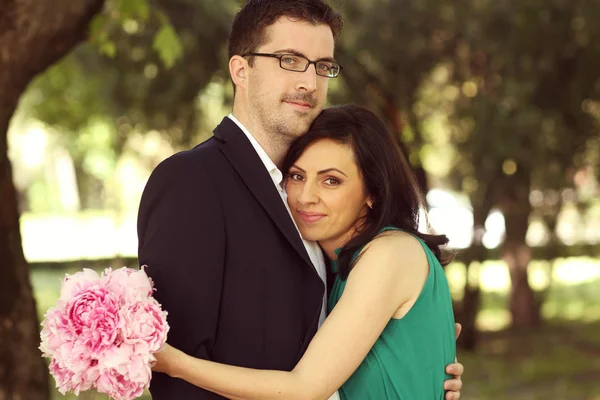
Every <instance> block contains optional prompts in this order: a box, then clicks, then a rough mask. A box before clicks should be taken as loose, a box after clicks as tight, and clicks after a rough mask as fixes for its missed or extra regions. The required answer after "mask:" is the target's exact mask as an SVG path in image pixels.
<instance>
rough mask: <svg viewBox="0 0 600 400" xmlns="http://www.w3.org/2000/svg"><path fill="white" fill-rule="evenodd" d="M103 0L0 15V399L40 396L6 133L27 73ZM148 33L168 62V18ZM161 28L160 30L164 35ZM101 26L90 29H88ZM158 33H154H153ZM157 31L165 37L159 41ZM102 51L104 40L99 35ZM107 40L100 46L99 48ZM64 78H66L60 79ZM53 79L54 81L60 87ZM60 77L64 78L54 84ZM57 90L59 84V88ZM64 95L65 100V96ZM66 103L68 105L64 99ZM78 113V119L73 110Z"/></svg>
mask: <svg viewBox="0 0 600 400" xmlns="http://www.w3.org/2000/svg"><path fill="white" fill-rule="evenodd" d="M109 5H110V7H109V9H108V12H109V13H111V14H110V17H111V18H115V19H117V20H122V19H123V18H130V17H131V18H134V17H140V16H141V17H143V15H144V13H145V12H144V10H145V9H147V3H146V1H145V0H136V1H130V0H115V1H114V2H112V3H110V4H109ZM103 7H104V0H82V1H79V2H76V3H73V2H71V1H66V0H57V1H55V2H52V3H51V2H47V1H46V2H45V1H31V0H11V1H9V2H3V3H2V12H1V13H0V71H1V73H0V87H1V88H2V96H0V272H1V276H2V280H0V398H2V399H28V400H29V399H33V400H37V399H48V398H49V385H48V374H47V370H46V367H45V363H44V361H43V359H42V358H41V356H40V352H39V350H38V345H39V321H38V317H37V312H36V307H35V301H34V299H33V295H32V289H31V283H30V281H29V268H28V265H27V262H26V260H25V258H24V255H23V249H22V246H21V235H20V229H19V209H18V206H17V194H16V191H15V186H14V184H13V182H12V171H11V164H10V161H9V159H8V140H7V132H8V126H9V122H10V120H11V117H12V115H13V114H14V112H15V109H16V108H17V104H18V103H19V99H20V97H21V95H22V94H23V92H24V91H25V89H26V87H27V86H28V85H29V83H30V82H31V81H32V79H33V78H34V77H35V76H36V75H37V74H39V73H41V72H42V71H44V70H45V69H46V68H48V67H49V66H50V65H52V64H53V63H55V62H56V61H58V60H59V59H60V58H62V57H63V56H64V55H65V54H67V53H68V52H69V51H70V50H71V49H73V48H74V47H75V46H76V45H77V44H78V43H80V42H82V41H83V40H85V39H86V37H87V34H88V25H89V23H90V21H91V20H92V18H94V16H95V15H98V13H99V12H100V11H101V10H102V9H103ZM162 23H163V28H162V29H163V30H162V31H159V34H157V36H156V38H155V45H154V48H155V49H156V50H157V51H158V52H159V54H161V55H162V57H161V58H162V59H163V62H165V63H167V64H172V62H174V61H175V59H176V58H177V57H178V53H177V51H175V52H174V51H173V49H172V48H165V46H167V45H170V44H172V43H173V40H174V39H173V36H174V33H173V32H171V33H168V31H169V29H170V30H172V29H173V28H172V27H170V25H169V24H168V19H167V18H166V17H164V18H163V19H162ZM165 30H166V31H167V33H166V34H165V33H164V32H165ZM99 32H101V31H99V30H96V33H99ZM161 32H163V33H162V36H161V34H160V33H161ZM165 35H166V37H167V39H165ZM99 43H100V45H101V49H102V48H103V49H104V51H106V49H110V43H111V42H110V41H109V40H100V41H99ZM107 46H108V47H107ZM66 81H67V82H68V80H66ZM60 83H61V82H59V85H57V86H58V87H61V85H60ZM62 83H64V81H63V82H62ZM62 89H65V88H64V87H62ZM69 95H70V93H68V92H67V94H66V98H67V99H68V100H69V101H70V102H72V101H73V100H74V98H73V96H71V97H69ZM70 104H72V103H70ZM78 117H79V118H85V116H82V115H81V114H80V115H78Z"/></svg>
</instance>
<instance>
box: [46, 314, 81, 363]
mask: <svg viewBox="0 0 600 400" xmlns="http://www.w3.org/2000/svg"><path fill="white" fill-rule="evenodd" d="M42 327H43V328H42V332H41V333H40V337H41V343H40V350H41V351H42V354H43V355H44V356H45V357H52V356H54V353H55V352H56V350H58V348H59V347H60V346H62V345H63V344H64V343H65V342H67V341H70V340H73V339H74V338H75V335H74V334H73V332H72V331H71V329H70V325H69V318H68V316H67V313H66V312H65V310H64V309H62V308H58V307H54V308H51V309H49V310H48V311H47V312H46V314H45V315H44V321H43V322H42Z"/></svg>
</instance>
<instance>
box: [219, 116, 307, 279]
mask: <svg viewBox="0 0 600 400" xmlns="http://www.w3.org/2000/svg"><path fill="white" fill-rule="evenodd" d="M214 135H215V138H216V139H218V140H220V141H222V142H223V143H224V145H223V146H222V147H221V149H222V152H223V154H224V155H225V157H227V159H228V160H229V162H230V163H231V165H232V166H233V167H234V168H235V170H236V171H237V173H238V174H239V175H240V177H241V178H242V180H243V181H244V183H245V184H246V186H247V187H248V189H250V191H251V192H252V194H253V195H254V197H256V199H257V200H258V201H259V202H260V204H261V205H262V207H263V208H264V209H265V211H266V212H267V214H268V215H269V216H270V217H271V219H272V220H273V222H275V224H276V225H277V227H278V228H279V230H280V231H281V232H282V233H283V234H284V235H285V237H286V239H287V240H288V241H289V242H290V243H291V245H292V246H293V247H294V249H296V251H297V252H298V253H299V254H300V256H301V257H302V258H303V259H304V260H305V261H306V262H307V263H308V264H309V265H310V266H311V267H312V265H313V264H312V262H311V260H310V257H309V256H308V253H307V252H306V249H305V248H304V244H303V243H302V239H301V238H300V235H299V234H298V231H297V230H296V227H295V226H294V223H293V221H292V219H291V217H290V214H289V213H288V211H287V209H286V208H285V205H284V204H283V201H282V199H281V196H280V195H279V193H278V192H277V189H276V188H275V186H274V185H273V180H272V179H271V176H270V175H269V172H268V171H267V169H266V168H265V166H264V164H263V162H262V160H261V159H260V157H259V156H258V154H257V153H256V150H254V147H252V144H251V143H250V141H249V140H248V138H247V137H246V135H245V134H244V132H242V131H241V130H240V128H239V127H238V126H237V125H236V124H235V122H233V121H232V120H231V119H229V118H228V117H225V118H224V119H223V121H222V122H221V123H220V124H219V126H217V128H216V129H215V130H214ZM313 269H314V267H313Z"/></svg>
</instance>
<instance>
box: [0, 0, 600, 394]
mask: <svg viewBox="0 0 600 400" xmlns="http://www.w3.org/2000/svg"><path fill="white" fill-rule="evenodd" d="M330 4H331V5H332V6H333V7H334V8H336V9H338V10H339V11H341V12H342V13H343V15H344V17H345V26H344V31H343V33H342V36H341V38H340V40H339V41H338V43H337V48H336V53H335V55H336V58H337V59H338V61H339V62H340V63H341V64H342V65H343V67H344V69H343V71H342V75H341V76H340V77H339V78H338V79H334V80H332V81H331V82H330V95H329V105H333V104H341V103H356V104H360V105H364V106H366V107H368V108H370V109H371V110H373V111H374V112H376V113H377V114H378V115H379V116H381V117H382V118H383V119H384V120H385V121H386V123H387V124H388V126H389V128H390V130H391V131H392V132H393V133H394V134H395V135H396V137H397V139H398V142H399V144H400V145H401V147H402V150H403V151H404V152H405V154H406V155H407V157H408V158H409V160H410V161H411V163H412V165H413V167H414V168H415V172H416V174H417V177H418V180H419V183H420V185H421V187H422V188H423V190H424V192H425V193H426V194H427V202H428V207H429V218H430V223H431V225H432V228H433V229H434V230H435V231H437V232H440V233H445V234H447V235H448V236H449V237H450V244H451V246H452V247H454V248H456V249H458V250H459V253H458V257H457V260H456V262H454V263H453V264H451V265H450V266H448V267H447V268H446V272H447V276H448V279H449V282H450V285H451V289H452V295H453V298H454V301H455V312H456V319H457V321H459V322H461V323H462V324H463V333H462V335H461V338H460V340H459V346H460V349H459V351H458V354H459V360H460V361H461V362H462V363H464V365H465V367H466V373H465V376H464V379H463V380H464V388H463V391H462V397H461V398H464V399H482V400H483V399H517V400H525V399H549V398H551V399H569V400H571V399H572V400H579V399H581V400H584V399H585V400H598V399H600V383H599V382H600V199H599V195H600V186H599V183H598V177H599V173H600V130H599V122H600V41H599V40H598V38H600V24H598V22H597V21H598V18H600V1H598V0H496V1H492V0H464V1H460V2H457V1H454V0H343V1H341V0H339V1H331V2H330ZM239 6H240V2H239V1H234V0H203V1H200V0H79V1H77V2H72V1H70V0H54V1H52V2H50V1H46V0H37V1H32V0H11V1H8V2H3V4H2V5H1V6H0V273H1V275H0V276H1V280H0V399H3V400H4V399H6V400H12V399H24V400H37V399H42V400H46V399H63V398H69V399H73V398H77V397H75V396H71V395H68V396H62V395H60V394H58V393H57V392H56V390H55V389H54V382H53V380H52V378H51V377H48V373H47V369H46V366H45V364H44V362H43V361H42V360H41V358H40V354H39V351H38V350H37V346H38V344H39V329H40V328H39V322H40V321H41V319H42V318H43V314H44V312H45V311H46V310H47V309H48V308H49V307H51V306H53V305H54V303H55V301H56V299H57V297H58V291H59V288H60V283H61V279H62V278H63V277H64V275H65V273H73V272H76V271H78V270H80V269H81V268H83V267H91V268H96V269H98V270H101V269H104V268H105V267H109V266H111V267H120V266H123V265H127V266H130V267H136V266H137V260H136V258H135V257H136V252H137V237H136V213H137V207H138V204H139V199H140V196H141V193H142V190H143V188H144V185H145V183H146V180H147V178H148V176H149V174H150V172H151V171H152V169H153V168H154V167H155V166H156V165H157V164H158V163H159V162H160V161H162V160H163V159H165V158H166V157H168V156H170V155H171V154H173V153H174V152H177V151H180V150H184V149H188V148H190V147H193V146H194V145H195V144H197V143H199V142H201V141H203V140H206V139H207V138H209V137H210V136H211V134H212V133H211V132H212V129H213V128H214V126H215V125H216V124H217V123H218V122H219V121H220V120H221V119H222V117H223V116H224V115H227V114H228V113H229V111H230V109H231V103H232V95H233V93H232V88H231V83H230V81H229V78H228V72H227V61H228V60H227V54H226V53H227V52H226V40H227V34H228V31H229V26H230V24H231V21H232V18H233V15H234V14H235V12H236V10H237V9H238V8H239ZM78 398H80V399H104V398H105V397H104V396H100V395H97V394H94V393H85V394H81V395H80V396H79V397H78Z"/></svg>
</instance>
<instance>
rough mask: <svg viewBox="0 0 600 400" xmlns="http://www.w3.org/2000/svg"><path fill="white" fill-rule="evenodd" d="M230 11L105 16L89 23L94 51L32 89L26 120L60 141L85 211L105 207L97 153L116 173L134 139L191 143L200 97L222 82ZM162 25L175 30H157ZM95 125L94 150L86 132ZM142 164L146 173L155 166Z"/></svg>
mask: <svg viewBox="0 0 600 400" xmlns="http://www.w3.org/2000/svg"><path fill="white" fill-rule="evenodd" d="M138 2H139V1H138ZM123 4H129V3H127V2H124V3H123ZM235 4H236V2H235V1H232V0H230V1H219V2H198V1H190V0H173V1H166V0H164V1H158V2H153V3H152V4H151V5H150V6H149V8H147V9H143V10H145V11H143V12H142V13H140V12H139V11H138V12H137V13H134V12H133V10H132V11H128V10H129V8H128V9H127V10H125V11H126V12H127V13H126V14H125V15H124V16H123V17H121V18H118V19H116V18H110V13H111V10H110V9H108V10H107V12H105V13H104V14H101V15H99V16H98V17H97V18H96V19H95V21H94V22H93V24H92V34H93V37H94V38H95V40H94V41H93V42H91V43H88V44H86V45H83V46H81V47H80V48H78V49H77V50H75V51H74V52H73V53H72V54H70V55H69V56H68V57H66V58H65V59H64V60H63V61H62V62H60V63H58V64H56V65H55V66H53V67H52V68H51V69H50V70H49V71H48V72H47V73H46V74H44V75H42V76H40V77H39V78H38V79H37V80H36V81H35V82H34V83H33V85H32V87H31V89H30V90H29V91H28V94H27V95H28V98H29V99H31V100H30V101H29V102H28V103H27V111H28V113H29V115H31V116H33V117H35V118H38V119H40V120H42V121H44V122H45V123H47V124H49V125H50V126H52V127H54V128H55V130H56V132H57V133H59V136H60V138H61V141H62V143H63V146H64V147H65V148H67V149H68V151H69V153H70V155H71V157H72V158H73V160H74V165H75V169H76V176H77V181H78V182H77V183H78V189H79V197H80V199H81V204H82V207H83V208H94V207H102V206H104V205H105V204H104V202H103V197H102V196H101V194H102V192H103V191H104V185H105V180H104V175H103V174H102V173H100V171H97V170H95V169H94V168H93V165H94V164H93V163H91V162H89V161H90V160H91V159H94V157H95V156H97V155H98V152H101V153H102V157H103V159H104V160H106V162H108V164H110V165H111V166H112V167H113V168H114V166H115V164H116V161H117V160H118V159H119V157H120V156H121V154H122V153H123V151H124V149H125V146H126V143H127V138H128V137H129V136H130V134H131V133H133V132H136V133H141V134H144V133H146V132H149V131H158V132H160V133H161V134H163V136H164V137H165V138H167V139H168V140H169V141H170V142H171V143H172V145H173V146H174V147H175V148H185V147H190V146H191V145H193V144H195V143H196V142H197V138H198V134H199V121H201V119H202V109H201V108H199V107H198V97H199V94H200V93H201V92H202V90H203V89H204V88H205V87H206V85H207V84H208V83H210V82H211V81H212V80H214V79H216V78H217V79H220V80H221V81H223V82H225V81H226V80H227V76H228V72H227V69H226V67H227V61H226V44H227V35H228V30H229V25H230V23H231V19H232V16H233V13H234V11H235V8H234V6H235ZM127 7H131V5H130V4H129V5H128V6H127ZM117 10H118V9H117ZM134 10H135V9H134ZM121 14H122V11H121ZM140 14H141V15H140ZM165 18H168V20H169V21H170V22H171V24H172V26H171V25H165V24H164V19H165ZM94 44H96V46H94ZM157 46H158V48H160V49H169V51H168V52H167V55H168V57H167V58H166V59H165V57H164V54H163V52H162V51H160V52H153V51H152V48H156V47H157ZM94 47H99V49H100V52H98V51H97V49H95V48H94ZM172 48H179V49H180V50H179V52H180V60H179V62H176V63H174V62H173V61H172V60H171V59H172V58H173V55H170V54H171V53H170V49H172ZM169 55H170V56H169ZM176 56H177V57H179V55H178V54H176ZM169 57H170V58H169ZM98 122H102V124H103V130H102V132H104V136H101V143H99V142H98V131H97V130H95V131H94V129H93V126H96V125H97V124H98ZM86 132H87V133H90V134H85V133H86ZM93 132H95V134H92V133H93ZM94 135H95V136H94ZM129 150H135V149H129ZM147 162H148V164H149V166H153V165H154V164H156V162H157V160H147ZM110 172H112V170H111V171H110Z"/></svg>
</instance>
